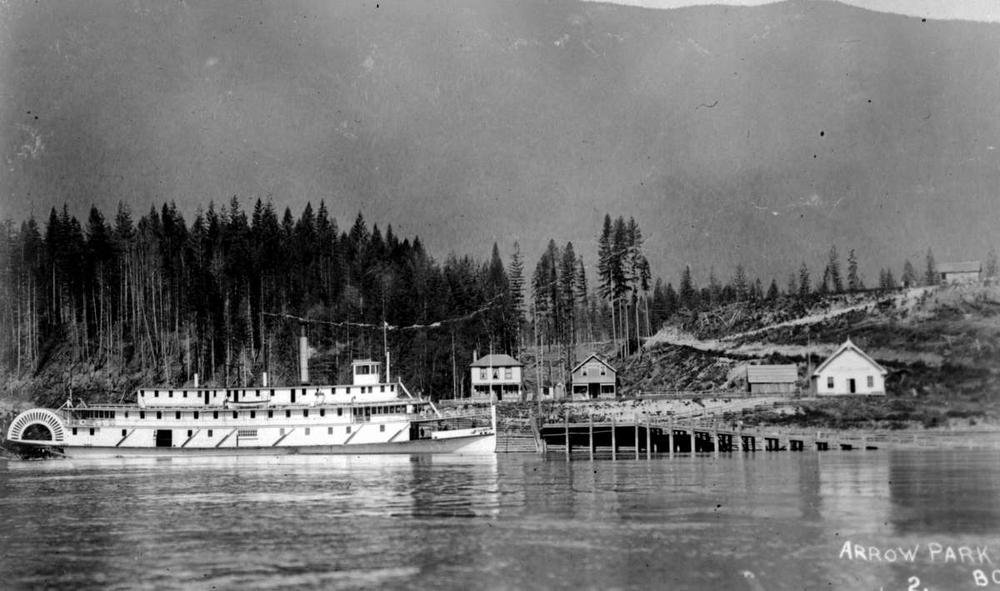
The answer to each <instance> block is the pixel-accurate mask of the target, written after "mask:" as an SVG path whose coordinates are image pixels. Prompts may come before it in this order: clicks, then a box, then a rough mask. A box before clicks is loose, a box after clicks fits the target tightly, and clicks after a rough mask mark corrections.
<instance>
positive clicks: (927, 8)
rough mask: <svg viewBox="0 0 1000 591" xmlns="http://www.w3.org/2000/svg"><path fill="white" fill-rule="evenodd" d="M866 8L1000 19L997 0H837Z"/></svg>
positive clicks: (675, 3) (757, 0)
mask: <svg viewBox="0 0 1000 591" xmlns="http://www.w3.org/2000/svg"><path fill="white" fill-rule="evenodd" d="M600 1H607V0H600ZM775 1H776V0H726V1H722V2H708V1H703V0H611V1H610V2H609V3H611V4H624V5H628V6H643V7H646V8H681V7H684V6H699V5H709V4H724V5H729V6H759V5H761V4H773V3H774V2H775ZM830 1H833V0H830ZM840 1H841V3H843V4H851V5H854V6H859V7H861V8H867V9H868V10H876V11H879V12H894V13H896V14H905V15H907V16H915V17H921V18H933V19H960V20H970V21H985V22H1000V2H998V1H997V0H840Z"/></svg>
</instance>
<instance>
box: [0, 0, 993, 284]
mask: <svg viewBox="0 0 1000 591" xmlns="http://www.w3.org/2000/svg"><path fill="white" fill-rule="evenodd" d="M627 3H628V4H631V5H642V6H662V7H673V6H681V5H687V6H690V5H691V4H693V3H692V2H690V0H637V1H634V2H632V1H630V2H627ZM621 4H624V3H621ZM731 4H762V2H760V0H746V1H743V2H732V3H731ZM763 4H767V5H764V6H758V7H753V8H747V7H740V8H732V9H725V10H721V9H715V8H697V7H695V8H688V9H685V10H653V11H649V10H640V9H635V8H630V7H626V6H616V5H613V4H607V3H604V4H599V3H593V2H573V1H568V0H561V1H553V2H539V1H536V0H462V1H461V2H458V3H452V1H451V0H353V1H352V2H343V3H331V2H327V1H325V0H295V1H288V2H255V3H245V2H237V1H232V2H224V1H221V0H211V1H208V0H205V1H197V0H188V1H183V2H153V1H148V2H144V1H122V2H111V1H107V0H76V1H73V2H64V3H58V2H50V3H38V4H36V3H34V2H31V1H29V0H0V219H4V218H7V217H10V218H13V219H14V220H22V219H25V218H26V217H28V216H29V215H33V216H35V217H36V218H38V219H40V220H42V221H43V223H44V221H45V220H46V219H47V218H48V212H49V210H50V208H52V207H56V208H59V207H62V205H63V204H67V206H68V208H69V210H70V212H71V213H72V214H74V215H76V216H78V217H80V218H82V219H86V217H87V215H88V210H89V208H90V206H91V205H92V204H93V205H94V206H96V207H97V208H98V209H100V210H101V211H103V212H104V213H105V215H107V216H111V215H113V212H114V209H115V207H116V205H117V203H118V202H119V201H122V202H124V203H126V204H128V205H130V206H131V207H132V209H133V212H134V213H135V215H137V216H138V215H141V214H144V213H146V212H148V211H149V209H150V207H152V206H159V205H161V204H162V203H164V202H176V203H177V205H178V207H179V208H180V209H181V211H182V212H183V214H184V215H185V218H186V220H187V221H188V222H190V221H191V220H192V218H193V216H194V215H195V212H196V211H197V210H198V209H199V208H202V209H203V208H204V207H206V206H207V204H208V203H209V202H210V201H211V202H214V203H215V204H216V205H219V204H224V203H229V200H230V199H231V198H232V197H233V196H234V195H236V196H238V197H239V199H240V201H241V203H242V204H243V206H244V207H245V208H249V207H252V204H253V202H254V201H255V200H256V199H258V198H259V199H264V200H267V199H271V200H273V202H274V203H275V205H276V206H277V208H278V209H279V212H282V211H283V210H284V208H285V207H288V208H290V210H291V212H292V213H293V214H295V215H296V216H297V215H299V214H300V213H301V212H302V210H303V208H304V206H305V205H306V203H307V202H309V203H311V204H312V205H313V207H316V206H317V204H318V203H319V201H320V200H324V201H325V204H326V206H327V207H328V208H329V210H330V213H331V214H332V215H334V216H335V217H336V218H337V220H338V222H339V223H340V226H341V228H343V227H345V226H349V225H350V224H351V222H352V221H353V219H354V216H356V215H357V213H358V212H359V211H360V212H363V214H364V216H365V218H366V219H367V220H368V221H369V224H371V223H378V224H379V226H380V227H381V228H382V229H383V230H384V229H385V226H386V225H387V224H392V225H393V229H394V232H395V233H396V234H397V235H403V236H413V235H418V236H420V238H421V240H422V241H423V243H424V244H425V245H426V246H427V247H428V249H429V250H430V251H431V252H432V254H433V255H434V256H435V257H437V258H439V259H443V258H444V257H445V256H447V255H448V253H449V252H455V253H456V254H459V255H464V254H469V255H472V256H475V257H478V258H487V257H488V256H489V253H490V247H491V245H492V243H493V241H497V242H498V243H499V247H500V249H501V252H502V253H503V254H504V256H505V257H508V256H509V254H510V253H511V251H512V248H513V242H514V240H519V241H520V246H521V248H522V250H523V253H524V257H525V261H526V264H527V265H528V266H529V267H531V266H533V265H534V263H535V261H537V258H538V255H539V254H540V252H541V251H542V250H543V249H544V247H545V245H546V244H547V243H548V241H549V239H552V240H555V241H556V242H557V243H558V244H560V245H564V244H565V243H566V242H567V241H572V242H573V244H574V248H575V250H576V251H577V252H578V253H581V254H583V256H584V257H585V259H586V261H587V264H588V265H590V264H592V263H593V261H594V259H595V256H594V254H595V253H594V251H595V243H596V235H597V234H598V233H599V232H600V227H601V222H602V219H603V216H604V215H605V214H606V213H608V214H610V215H612V216H619V215H621V216H624V217H625V218H626V219H627V218H629V217H633V216H634V217H635V218H636V219H637V220H638V221H639V223H640V225H641V227H642V229H643V232H644V235H645V237H646V250H647V256H648V257H649V258H650V261H651V264H652V265H653V268H654V273H655V274H657V275H661V276H663V277H664V278H666V279H668V280H669V279H671V278H673V279H674V281H675V282H676V277H677V274H678V273H679V271H680V270H681V269H683V268H684V265H688V264H690V265H691V266H692V268H693V269H694V271H695V275H696V277H698V278H699V281H704V279H705V277H706V276H707V274H708V271H709V269H713V268H714V269H715V270H716V273H717V274H718V275H719V276H720V277H725V276H727V275H728V274H729V273H730V270H731V269H732V268H733V267H734V266H735V265H736V264H737V263H742V264H743V265H745V266H746V268H747V269H748V270H750V271H751V272H752V273H760V274H761V275H762V276H763V277H764V278H765V279H768V278H770V277H771V276H772V275H774V276H777V277H778V278H779V280H781V278H783V277H784V276H785V274H786V271H787V270H788V269H789V268H796V269H797V268H798V264H799V263H800V262H801V261H803V260H805V261H807V262H809V264H810V265H816V264H819V262H820V261H822V260H823V258H824V257H825V255H826V253H827V252H828V251H829V248H830V246H831V245H832V244H836V245H838V248H840V249H841V250H842V251H843V252H844V253H845V256H846V253H847V250H848V249H850V248H856V249H857V250H858V252H859V256H860V258H861V260H862V261H863V262H862V263H861V264H862V266H863V268H865V269H866V272H867V273H868V278H869V279H870V280H874V278H875V277H877V274H878V268H879V266H881V265H889V264H892V265H894V266H895V267H896V268H897V274H898V268H899V267H900V266H901V265H902V262H903V260H905V259H906V258H909V259H912V260H914V261H918V260H921V258H922V256H923V253H925V252H926V250H927V248H929V247H930V248H933V249H934V252H935V253H936V254H937V255H938V256H939V259H940V260H962V259H971V258H980V257H982V256H984V254H985V253H986V251H987V250H988V248H989V247H990V246H992V245H993V243H994V242H995V241H996V240H997V239H996V228H995V221H994V220H996V219H998V217H1000V202H998V200H997V199H996V187H997V186H1000V149H998V148H1000V60H998V57H997V56H998V55H1000V25H997V24H994V23H993V21H1000V18H998V14H997V12H998V8H997V7H998V6H1000V2H998V1H995V0H991V1H990V2H986V1H983V0H978V1H977V0H973V1H956V2H953V3H951V2H943V1H940V2H931V1H928V0H924V1H912V2H902V1H898V0H887V1H883V2H876V1H869V0H852V1H851V2H847V3H844V4H841V3H836V2H833V1H826V0H816V1H806V0H796V1H791V2H784V3H763ZM845 4H850V5H852V6H846V5H845ZM856 7H864V9H862V8H856ZM866 9H873V10H877V11H884V12H886V14H879V13H877V12H870V11H869V10H866ZM892 13H902V14H909V15H918V16H919V15H922V16H923V18H926V17H930V18H929V19H928V20H927V22H922V21H921V20H920V19H919V18H904V17H900V16H898V15H897V14H892ZM943 19H961V20H943ZM968 20H977V21H990V22H989V23H984V22H968ZM595 272H596V271H594V270H593V269H591V271H590V273H591V276H593V274H594V273H595Z"/></svg>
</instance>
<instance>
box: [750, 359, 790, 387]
mask: <svg viewBox="0 0 1000 591" xmlns="http://www.w3.org/2000/svg"><path fill="white" fill-rule="evenodd" d="M798 381H799V370H798V367H797V366H795V365H750V366H747V391H748V392H750V393H751V394H793V393H795V392H797V391H798V389H799V386H798Z"/></svg>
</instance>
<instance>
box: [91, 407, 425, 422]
mask: <svg viewBox="0 0 1000 591" xmlns="http://www.w3.org/2000/svg"><path fill="white" fill-rule="evenodd" d="M146 412H147V411H144V410H140V411H139V418H140V419H145V418H146ZM232 412H233V418H234V419H238V418H240V412H241V411H238V410H234V411H232ZM242 412H243V413H247V412H249V413H250V418H251V419H256V418H257V411H255V410H250V411H242ZM404 413H406V406H405V405H393V406H365V407H355V408H354V414H356V415H360V414H365V415H372V414H376V415H390V414H404ZM319 416H321V417H325V416H326V409H325V408H321V409H319ZM337 416H338V417H341V416H344V409H343V408H338V409H337ZM200 417H201V413H200V412H199V411H197V410H196V411H194V412H192V413H191V418H192V419H194V420H198V419H199V418H200ZM302 417H303V418H308V417H309V409H303V410H302ZM109 418H112V419H113V418H115V413H114V411H112V412H111V416H110V417H109ZM125 418H126V419H127V418H128V411H125ZM156 418H157V419H158V420H159V419H162V418H163V411H159V410H158V411H156ZM174 418H175V419H177V420H180V418H181V411H175V412H174ZM212 418H213V419H218V418H219V411H217V410H215V411H212ZM267 418H269V419H272V418H274V411H273V410H269V411H267ZM285 418H289V419H290V418H292V411H291V410H290V409H289V410H285Z"/></svg>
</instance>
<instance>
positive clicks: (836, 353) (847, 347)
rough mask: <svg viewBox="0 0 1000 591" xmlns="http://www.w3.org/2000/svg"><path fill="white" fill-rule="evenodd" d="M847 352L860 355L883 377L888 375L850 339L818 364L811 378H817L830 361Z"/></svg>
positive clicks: (885, 370) (884, 369)
mask: <svg viewBox="0 0 1000 591" xmlns="http://www.w3.org/2000/svg"><path fill="white" fill-rule="evenodd" d="M848 350H850V351H854V352H855V353H857V354H858V355H861V356H862V357H864V358H865V360H867V361H868V363H871V364H872V365H874V366H875V367H876V368H877V369H878V370H879V372H880V373H881V374H882V375H885V374H887V373H889V370H887V369H886V368H884V367H882V366H881V365H879V364H878V362H876V361H875V360H874V359H872V358H871V357H869V356H868V354H867V353H865V352H864V351H862V350H861V349H859V348H858V346H857V345H855V344H854V343H852V342H851V339H847V340H846V341H844V344H843V345H841V346H840V347H839V348H838V349H837V350H836V351H834V352H833V354H832V355H830V356H829V357H827V358H826V360H824V361H823V363H820V364H819V367H817V368H816V371H814V372H813V374H812V375H813V377H815V376H818V375H819V372H821V371H823V370H824V369H826V366H827V365H830V362H831V361H833V360H834V359H836V358H837V357H840V355H841V354H842V353H844V352H845V351H848Z"/></svg>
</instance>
